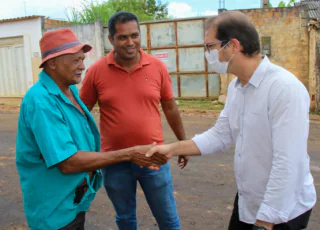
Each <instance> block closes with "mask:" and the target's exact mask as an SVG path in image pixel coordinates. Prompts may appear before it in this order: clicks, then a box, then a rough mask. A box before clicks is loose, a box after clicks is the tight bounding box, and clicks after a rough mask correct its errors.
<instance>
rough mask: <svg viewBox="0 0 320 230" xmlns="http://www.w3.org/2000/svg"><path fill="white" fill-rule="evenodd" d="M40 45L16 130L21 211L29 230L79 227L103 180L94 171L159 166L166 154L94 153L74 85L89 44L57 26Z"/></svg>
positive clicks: (95, 140) (93, 130)
mask: <svg viewBox="0 0 320 230" xmlns="http://www.w3.org/2000/svg"><path fill="white" fill-rule="evenodd" d="M40 47H41V52H42V63H41V65H40V68H43V71H42V72H41V73H40V74H39V81H38V82H37V83H36V84H35V85H34V86H33V87H32V88H31V89H30V90H29V91H28V92H27V94H26V95H25V97H24V99H23V101H22V105H21V109H20V116H19V122H18V131H17V143H16V152H17V156H16V164H17V168H18V172H19V175H20V182H21V188H22V193H23V202H24V210H25V213H26V217H27V221H28V224H29V227H30V228H31V229H34V230H36V229H39V230H40V229H41V230H44V229H45V230H51V229H52V230H56V229H84V222H85V212H86V211H87V210H88V208H89V206H90V203H91V201H92V200H93V199H94V197H95V194H96V192H97V190H98V189H99V188H100V186H101V183H102V180H101V178H102V177H101V174H100V172H99V169H101V168H103V167H106V166H108V165H110V164H114V163H119V162H124V161H131V162H134V163H136V164H139V165H141V166H150V165H158V166H159V165H161V164H165V163H166V157H161V156H157V157H155V158H153V159H151V160H149V159H147V158H146V157H145V156H144V153H146V151H147V150H149V148H150V146H137V147H133V148H128V149H123V150H119V151H110V152H99V151H100V149H99V148H100V136H99V132H98V129H97V126H96V124H95V122H94V119H93V117H92V115H91V114H90V112H89V111H88V110H87V108H86V106H85V105H84V104H83V103H82V101H81V100H80V98H79V94H78V91H77V88H76V86H75V84H78V83H80V81H81V74H82V71H83V70H84V69H85V66H84V63H83V61H84V59H85V53H86V52H89V51H90V50H91V46H89V45H87V44H81V43H80V41H79V40H78V38H77V37H76V35H75V34H74V33H73V32H72V31H71V30H70V29H61V30H56V31H50V32H47V33H45V34H44V35H43V37H42V38H41V40H40Z"/></svg>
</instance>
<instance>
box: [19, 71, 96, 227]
mask: <svg viewBox="0 0 320 230" xmlns="http://www.w3.org/2000/svg"><path fill="white" fill-rule="evenodd" d="M39 77H40V80H39V81H38V82H37V83H36V84H35V85H34V86H33V87H32V88H31V89H30V90H29V91H28V92H27V94H26V95H25V97H24V98H23V101H22V105H21V108H20V116H19V121H18V131H17V143H16V152H17V156H16V164H17V168H18V172H19V175H20V183H21V189H22V194H23V203H24V210H25V214H26V218H27V221H28V224H29V227H30V228H31V229H37V230H38V229H39V230H40V229H41V230H44V229H45V230H51V229H52V230H53V229H54V230H56V229H59V228H62V227H64V226H66V225H68V224H69V223H70V222H72V221H73V220H74V219H75V217H76V215H77V213H79V212H82V211H87V210H88V208H89V206H90V203H91V201H92V200H93V199H94V196H95V193H96V191H97V190H98V189H99V188H100V186H101V184H102V180H101V178H102V177H101V174H100V172H99V171H97V173H96V174H95V175H94V177H93V178H92V180H91V181H90V179H89V174H88V173H73V174H63V173H61V171H60V170H59V168H58V167H57V164H58V163H60V162H62V161H64V160H66V159H67V158H69V157H71V156H72V155H74V154H75V153H76V152H77V151H88V152H97V151H100V135H99V131H98V129H97V126H96V124H95V122H94V119H93V117H92V115H91V114H90V112H89V111H88V110H87V108H86V106H85V105H84V104H83V102H82V101H81V100H80V97H79V94H78V90H77V88H76V87H75V86H70V89H71V91H72V93H73V95H74V97H75V99H76V100H77V101H78V103H79V105H80V106H81V107H82V109H83V111H84V112H85V114H86V116H85V115H83V114H82V113H81V112H80V111H79V110H78V109H77V108H76V107H75V106H74V105H73V104H72V103H71V102H70V100H69V99H68V98H67V97H66V96H65V95H64V94H63V93H62V92H61V90H60V88H59V87H58V86H57V84H56V83H55V82H54V81H53V80H52V79H51V77H50V76H49V75H47V74H46V73H45V72H44V71H42V72H41V73H40V74H39ZM85 178H86V179H87V181H90V183H88V184H89V188H88V190H87V192H86V194H85V195H84V197H83V198H82V200H81V201H80V203H79V204H76V203H74V198H75V189H76V187H77V186H79V185H80V184H81V183H82V182H83V181H84V179H85Z"/></svg>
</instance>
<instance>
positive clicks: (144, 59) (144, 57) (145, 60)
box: [107, 49, 150, 66]
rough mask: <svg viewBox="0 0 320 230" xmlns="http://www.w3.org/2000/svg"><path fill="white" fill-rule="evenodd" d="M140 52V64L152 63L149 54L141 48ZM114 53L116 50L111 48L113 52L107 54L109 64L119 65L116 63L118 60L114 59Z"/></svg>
mask: <svg viewBox="0 0 320 230" xmlns="http://www.w3.org/2000/svg"><path fill="white" fill-rule="evenodd" d="M139 52H140V55H141V58H140V61H139V65H140V66H144V65H149V64H150V60H149V58H148V56H147V54H146V53H145V52H144V51H143V50H142V49H140V50H139ZM113 55H114V50H111V52H110V53H109V54H108V56H107V63H108V65H115V66H119V65H118V64H117V63H116V61H115V60H114V56H113Z"/></svg>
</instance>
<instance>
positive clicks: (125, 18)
mask: <svg viewBox="0 0 320 230" xmlns="http://www.w3.org/2000/svg"><path fill="white" fill-rule="evenodd" d="M129 21H136V22H137V24H138V29H139V31H140V25H139V20H138V17H137V16H136V15H135V14H133V13H131V12H127V11H119V12H117V13H115V14H114V15H112V16H111V18H110V19H109V21H108V30H109V34H110V36H111V37H112V38H113V37H114V35H115V34H116V32H117V29H116V25H117V23H126V22H129Z"/></svg>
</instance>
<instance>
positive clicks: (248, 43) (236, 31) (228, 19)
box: [206, 11, 260, 56]
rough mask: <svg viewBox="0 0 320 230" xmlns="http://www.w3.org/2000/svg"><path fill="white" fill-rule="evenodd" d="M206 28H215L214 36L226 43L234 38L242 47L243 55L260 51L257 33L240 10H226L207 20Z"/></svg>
mask: <svg viewBox="0 0 320 230" xmlns="http://www.w3.org/2000/svg"><path fill="white" fill-rule="evenodd" d="M207 23H209V24H210V25H208V24H207V25H206V28H207V29H208V28H209V27H212V26H214V27H215V28H216V38H217V39H218V40H220V41H224V42H223V43H222V46H224V45H226V44H227V43H228V42H229V41H230V40H231V39H233V38H236V39H237V40H238V41H239V42H240V44H241V45H242V47H243V50H242V51H241V52H242V53H243V54H244V55H247V56H253V55H254V54H259V53H260V39H259V34H258V31H257V30H256V28H255V27H254V25H253V24H252V22H251V21H250V20H249V19H248V18H247V16H245V15H244V14H242V13H240V12H232V11H227V12H223V13H222V14H220V15H218V16H216V17H215V18H211V19H208V20H207Z"/></svg>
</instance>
